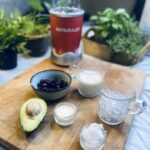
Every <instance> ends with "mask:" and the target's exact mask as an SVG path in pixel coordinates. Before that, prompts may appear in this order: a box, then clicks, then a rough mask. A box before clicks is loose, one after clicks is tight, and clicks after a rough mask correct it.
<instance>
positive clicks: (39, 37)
mask: <svg viewBox="0 0 150 150" xmlns="http://www.w3.org/2000/svg"><path fill="white" fill-rule="evenodd" d="M22 20H23V21H22V32H21V33H20V34H21V35H22V36H23V37H24V39H25V42H26V48H27V49H28V50H29V55H31V56H33V57H39V56H42V55H44V54H45V53H46V52H47V50H48V49H49V46H50V27H49V25H48V24H43V23H41V19H40V17H35V15H32V14H30V15H26V16H23V17H22Z"/></svg>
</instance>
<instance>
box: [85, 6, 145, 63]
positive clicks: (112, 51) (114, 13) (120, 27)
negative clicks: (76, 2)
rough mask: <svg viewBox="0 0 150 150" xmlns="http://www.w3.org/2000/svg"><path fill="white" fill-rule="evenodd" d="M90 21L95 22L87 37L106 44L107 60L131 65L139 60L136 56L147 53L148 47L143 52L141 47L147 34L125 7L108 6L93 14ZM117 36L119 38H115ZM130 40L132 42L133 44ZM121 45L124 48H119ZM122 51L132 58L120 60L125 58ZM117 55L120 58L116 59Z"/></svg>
mask: <svg viewBox="0 0 150 150" xmlns="http://www.w3.org/2000/svg"><path fill="white" fill-rule="evenodd" d="M90 21H91V23H92V24H93V26H92V28H90V29H89V30H88V31H87V32H86V34H85V37H86V38H88V39H90V42H91V40H92V41H94V42H93V43H94V44H96V45H97V44H104V45H105V46H107V53H106V57H108V58H105V60H110V61H113V62H115V60H117V61H116V63H119V64H123V65H131V64H134V63H136V62H137V61H135V57H136V60H139V59H138V57H141V56H143V54H145V52H146V50H147V49H145V50H144V51H143V52H141V47H143V46H144V44H145V39H146V38H145V37H146V36H145V34H144V33H143V32H142V31H141V29H140V28H139V27H138V24H137V22H136V21H134V19H133V18H131V17H130V16H129V14H128V13H127V12H126V10H125V9H117V10H113V9H110V8H107V9H106V10H104V11H103V12H98V13H97V14H96V15H93V16H91V18H90ZM134 28H135V29H134ZM91 31H92V32H94V35H93V36H91V37H89V33H90V32H91ZM131 34H134V35H135V37H134V36H133V35H132V36H131ZM136 36H137V37H138V38H137V41H136V40H135V39H136ZM116 37H117V39H118V40H115V39H116ZM133 37H134V38H133ZM119 38H120V39H119ZM121 39H124V40H122V41H123V45H122V43H121V42H122V41H121ZM128 39H129V40H128ZM143 39H144V40H143ZM130 42H131V43H132V46H131V43H130ZM129 43H130V48H131V49H130V50H129V49H127V47H128V45H129ZM136 44H138V45H137V47H136V48H135V47H133V45H136ZM91 45H92V44H91ZM115 45H116V47H115ZM121 45H122V46H123V47H124V48H121V49H120V50H119V46H121ZM117 46H118V47H117ZM85 47H86V45H85ZM116 48H117V49H116ZM146 48H147V47H146ZM123 49H124V50H123ZM135 49H136V50H135ZM118 51H120V53H121V55H120V53H118ZM129 51H130V52H129ZM133 51H134V52H135V51H136V56H135V57H131V55H132V56H133V55H134V54H135V53H134V52H133ZM122 53H123V56H126V57H124V58H130V59H126V60H124V63H123V61H122V62H120V61H119V60H123V58H122ZM129 53H130V54H129ZM131 53H132V54H131ZM133 53H134V54H133ZM137 53H138V54H137ZM139 55H141V56H139ZM116 57H117V58H118V57H119V58H120V59H119V60H118V59H116ZM131 59H132V60H131ZM127 61H129V62H127Z"/></svg>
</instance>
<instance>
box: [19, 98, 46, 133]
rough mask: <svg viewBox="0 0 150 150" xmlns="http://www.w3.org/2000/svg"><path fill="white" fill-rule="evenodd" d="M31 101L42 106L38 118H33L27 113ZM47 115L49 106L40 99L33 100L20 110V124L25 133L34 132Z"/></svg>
mask: <svg viewBox="0 0 150 150" xmlns="http://www.w3.org/2000/svg"><path fill="white" fill-rule="evenodd" d="M31 101H37V102H38V103H39V104H40V105H41V111H40V113H39V114H38V115H37V116H34V117H31V116H28V115H27V113H26V107H27V105H28V103H30V102H31ZM46 113H47V104H46V103H45V101H44V100H42V99H40V98H32V99H29V100H28V101H26V102H25V103H24V104H23V105H22V107H21V109H20V122H21V126H22V128H23V130H24V131H25V132H32V131H34V130H35V129H36V128H37V127H38V126H39V125H40V123H41V122H42V121H43V119H44V117H45V116H46Z"/></svg>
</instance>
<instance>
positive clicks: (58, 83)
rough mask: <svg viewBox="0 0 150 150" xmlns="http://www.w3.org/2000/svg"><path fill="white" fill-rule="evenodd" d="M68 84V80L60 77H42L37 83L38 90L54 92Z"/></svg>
mask: <svg viewBox="0 0 150 150" xmlns="http://www.w3.org/2000/svg"><path fill="white" fill-rule="evenodd" d="M67 86H68V82H66V81H64V80H61V79H52V80H50V79H42V80H40V82H39V83H38V85H37V87H38V90H40V91H42V92H56V91H60V90H62V89H64V88H66V87H67Z"/></svg>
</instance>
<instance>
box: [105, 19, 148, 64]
mask: <svg viewBox="0 0 150 150" xmlns="http://www.w3.org/2000/svg"><path fill="white" fill-rule="evenodd" d="M146 39H147V35H146V34H145V33H144V32H142V30H141V29H140V28H139V26H138V24H137V22H130V23H129V24H128V25H125V27H124V30H122V31H120V32H119V33H118V34H116V35H114V36H113V37H112V38H111V39H109V40H108V41H107V43H108V45H109V47H110V49H111V52H112V54H111V61H112V62H115V63H119V64H122V65H127V66H128V65H133V64H135V63H137V62H138V61H140V60H141V59H142V57H143V56H144V54H145V53H146V52H147V50H148V48H149V46H150V43H147V44H146Z"/></svg>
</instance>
